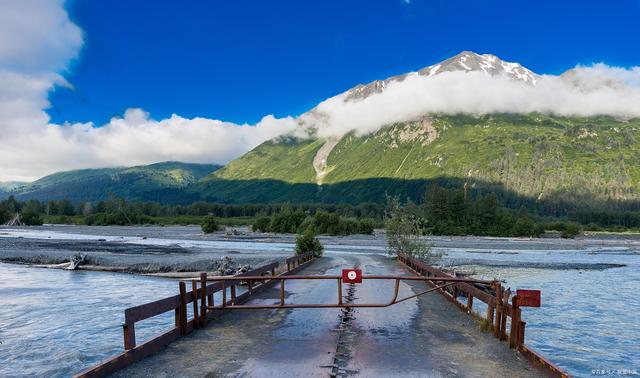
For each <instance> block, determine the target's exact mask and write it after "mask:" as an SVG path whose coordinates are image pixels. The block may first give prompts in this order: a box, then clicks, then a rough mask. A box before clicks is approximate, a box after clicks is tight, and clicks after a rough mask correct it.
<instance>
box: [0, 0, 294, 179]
mask: <svg viewBox="0 0 640 378" xmlns="http://www.w3.org/2000/svg"><path fill="white" fill-rule="evenodd" d="M82 45H83V33H82V30H81V29H80V28H79V27H78V26H77V25H75V24H73V22H71V21H70V20H69V17H68V15H67V12H66V11H65V9H64V1H62V0H53V1H52V0H21V1H0V181H31V180H34V179H37V178H39V177H42V176H44V175H46V174H50V173H53V172H56V171H61V170H67V169H78V168H90V167H91V168H97V167H107V166H116V165H125V166H130V165H136V164H148V163H154V162H158V161H165V160H180V161H187V162H201V163H223V164H224V163H227V162H228V161H229V160H231V159H234V158H236V157H238V156H240V155H242V154H243V153H245V152H247V151H249V150H250V149H252V148H254V147H255V146H257V145H258V144H260V143H262V142H263V141H265V140H268V139H271V138H273V137H275V136H277V135H281V134H283V133H288V132H291V131H292V130H293V129H294V128H295V125H296V121H295V120H294V119H293V118H292V117H285V118H282V119H276V118H274V117H273V116H266V117H263V118H262V120H261V121H260V122H258V123H257V124H256V125H237V124H234V123H230V122H223V121H219V120H213V119H207V118H193V119H187V118H183V117H180V116H178V115H173V116H171V117H170V118H167V119H163V120H159V121H156V120H153V119H151V118H150V117H149V114H147V113H145V112H144V111H143V110H141V109H129V110H127V111H126V112H125V114H124V115H123V116H122V117H119V118H113V119H112V120H111V121H110V122H109V123H107V124H106V125H94V124H93V123H90V122H89V123H78V124H68V123H67V124H64V125H56V124H51V123H50V121H49V116H48V115H47V113H46V112H45V109H47V108H48V107H49V101H48V99H47V98H48V94H49V92H50V91H51V90H52V89H53V88H54V87H55V86H57V85H62V86H69V84H68V83H67V82H66V81H65V79H64V77H63V76H62V75H61V74H60V72H62V73H64V72H65V69H66V68H67V65H68V64H69V62H70V61H71V60H72V59H74V58H75V57H76V56H77V55H78V53H79V51H80V49H81V48H82ZM96 126H99V127H96Z"/></svg>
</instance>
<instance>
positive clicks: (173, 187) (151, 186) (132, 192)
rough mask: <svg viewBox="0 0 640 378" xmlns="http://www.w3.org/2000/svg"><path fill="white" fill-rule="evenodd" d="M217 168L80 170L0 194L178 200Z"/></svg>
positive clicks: (167, 166) (77, 199) (164, 165)
mask: <svg viewBox="0 0 640 378" xmlns="http://www.w3.org/2000/svg"><path fill="white" fill-rule="evenodd" d="M219 168H220V166H219V165H215V164H194V163H181V162H162V163H155V164H150V165H140V166H134V167H116V168H99V169H80V170H72V171H64V172H58V173H54V174H51V175H48V176H45V177H43V178H41V179H39V180H36V181H34V182H32V183H26V184H22V185H20V184H18V185H13V186H12V187H10V188H9V190H5V191H4V192H2V193H0V195H1V196H3V197H7V196H9V195H14V196H15V197H16V198H18V199H38V200H44V201H46V200H58V199H63V198H67V199H69V200H71V201H73V202H86V201H89V202H93V201H99V200H102V199H106V198H108V197H109V196H110V195H116V196H119V197H123V198H126V199H128V200H133V201H158V202H174V201H177V202H180V201H181V199H180V196H181V195H182V194H181V192H182V191H183V190H184V189H185V188H186V187H188V186H190V185H192V184H193V183H195V182H197V181H198V180H200V179H201V178H202V177H204V176H206V175H208V174H210V173H212V172H214V171H216V170H217V169H219ZM185 200H188V199H187V198H185Z"/></svg>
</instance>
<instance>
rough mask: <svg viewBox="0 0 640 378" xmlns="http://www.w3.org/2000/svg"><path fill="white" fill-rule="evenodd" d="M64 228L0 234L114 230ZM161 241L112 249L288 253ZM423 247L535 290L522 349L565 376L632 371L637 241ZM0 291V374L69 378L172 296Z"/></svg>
mask: <svg viewBox="0 0 640 378" xmlns="http://www.w3.org/2000/svg"><path fill="white" fill-rule="evenodd" d="M73 230H74V231H73V233H69V231H68V229H65V228H56V227H53V228H49V229H47V234H45V235H44V236H43V234H42V230H34V231H33V232H31V231H29V230H26V231H25V230H21V231H20V235H19V236H17V235H15V234H11V232H13V231H7V230H0V233H2V235H0V236H2V237H3V238H5V239H7V238H8V239H12V240H13V239H16V238H18V237H20V238H43V237H46V238H47V239H51V238H53V239H56V237H58V238H59V239H60V240H66V241H69V240H73V239H83V240H84V239H91V238H102V239H104V238H105V236H107V237H114V236H117V235H118V233H119V231H118V230H114V229H112V228H95V227H94V228H86V229H83V228H74V229H73ZM102 230H104V231H102ZM136 232H146V233H149V232H150V231H149V230H148V229H146V230H142V231H139V230H127V231H126V235H125V236H127V235H134V234H135V233H136ZM163 232H165V231H164V230H161V229H159V228H158V229H155V230H153V233H154V234H153V238H151V237H150V238H147V239H144V241H140V240H139V238H132V239H131V240H128V239H125V240H122V241H121V242H122V243H157V244H180V243H184V244H189V247H190V248H195V249H206V248H213V249H215V250H225V248H232V249H233V251H234V252H235V253H247V254H251V255H255V254H257V253H265V254H269V253H274V255H277V256H279V255H280V254H283V253H289V251H291V250H292V246H293V244H292V238H291V236H273V237H272V238H271V239H270V241H269V242H265V241H251V240H248V239H246V238H245V239H243V240H238V241H237V242H234V241H233V240H222V241H221V240H211V241H206V240H201V239H199V238H195V237H194V238H191V237H190V236H189V235H191V234H193V229H189V228H185V230H184V232H183V233H181V231H180V230H179V229H176V228H172V229H167V231H166V233H167V236H166V237H163ZM73 235H77V236H73ZM191 239H194V240H192V241H190V240H191ZM176 240H178V241H177V242H176ZM323 242H324V244H325V245H326V256H329V257H330V256H339V255H348V254H372V255H376V254H383V253H385V252H384V251H385V248H384V239H383V238H381V237H380V236H376V237H363V236H359V237H346V238H337V237H336V238H324V239H323ZM221 243H222V244H221ZM225 243H226V244H225ZM434 245H435V247H434V248H435V250H438V251H441V252H443V253H445V254H446V255H445V256H444V260H443V262H444V264H445V265H450V266H455V267H456V268H457V269H458V270H462V271H466V272H472V273H474V274H475V275H476V276H478V277H484V278H493V277H498V278H500V279H502V280H504V281H505V285H506V286H507V287H511V288H512V289H513V290H515V289H517V288H532V289H541V290H542V293H543V295H542V307H541V308H526V309H524V311H523V319H524V320H525V321H526V322H527V335H526V342H527V344H528V345H530V346H531V347H533V348H534V349H536V350H538V351H540V352H541V353H543V354H544V355H545V356H546V357H547V358H549V359H550V360H551V361H553V362H554V363H556V364H557V365H559V366H560V367H562V368H564V369H566V370H567V371H569V372H570V373H572V374H574V375H575V376H590V375H592V374H600V373H602V372H605V373H611V374H614V375H616V374H617V375H623V374H633V373H634V372H635V373H636V374H637V373H638V372H640V341H639V340H640V321H639V320H638V319H637V317H636V316H635V312H636V309H637V308H639V307H640V299H639V298H638V295H637V293H638V291H640V253H639V251H640V239H633V238H629V239H623V238H595V237H593V238H584V239H581V240H577V241H561V240H558V239H534V240H526V239H498V238H435V239H434ZM47 248H50V246H48V247H47ZM260 251H262V252H260ZM45 252H46V251H43V252H42V253H45ZM614 266H615V267H614ZM365 274H366V272H365ZM0 282H2V284H0V343H1V344H0V362H1V363H0V376H27V375H28V376H69V375H70V374H72V373H74V372H78V371H80V370H82V369H83V368H85V367H88V366H90V365H92V364H95V363H97V362H98V361H100V360H102V359H104V358H106V357H108V356H110V355H113V354H115V353H117V352H120V351H121V350H122V329H121V323H122V321H123V310H124V309H125V308H127V307H130V306H132V305H136V304H140V303H143V302H146V301H149V300H152V299H159V298H163V297H166V296H169V295H173V294H175V293H176V292H177V286H178V285H177V283H176V281H174V280H170V279H165V278H159V277H149V276H139V275H131V274H123V273H107V272H89V271H73V272H70V271H63V270H54V269H44V268H32V267H27V266H22V265H13V264H2V263H0ZM172 322H173V315H172V314H166V315H165V316H160V317H156V318H153V319H150V320H146V321H144V322H142V323H140V324H139V325H136V332H137V339H138V340H139V341H141V340H144V339H145V338H147V337H149V336H150V335H151V334H153V333H156V332H157V331H158V330H160V329H166V328H167V327H168V326H169V325H170V324H172Z"/></svg>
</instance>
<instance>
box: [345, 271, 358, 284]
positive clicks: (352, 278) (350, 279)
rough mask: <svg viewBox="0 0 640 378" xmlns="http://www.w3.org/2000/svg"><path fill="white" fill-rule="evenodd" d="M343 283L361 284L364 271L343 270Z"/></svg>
mask: <svg viewBox="0 0 640 378" xmlns="http://www.w3.org/2000/svg"><path fill="white" fill-rule="evenodd" d="M342 282H344V283H361V282H362V271H361V270H360V269H342Z"/></svg>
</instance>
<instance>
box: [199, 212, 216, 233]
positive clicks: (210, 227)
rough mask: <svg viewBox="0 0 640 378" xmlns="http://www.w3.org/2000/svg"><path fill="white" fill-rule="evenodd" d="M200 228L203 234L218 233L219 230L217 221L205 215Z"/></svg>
mask: <svg viewBox="0 0 640 378" xmlns="http://www.w3.org/2000/svg"><path fill="white" fill-rule="evenodd" d="M201 228H202V232H204V233H205V234H210V233H212V232H216V231H218V228H219V225H218V219H217V218H216V217H214V216H213V215H207V216H206V217H204V219H203V220H202V225H201Z"/></svg>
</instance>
